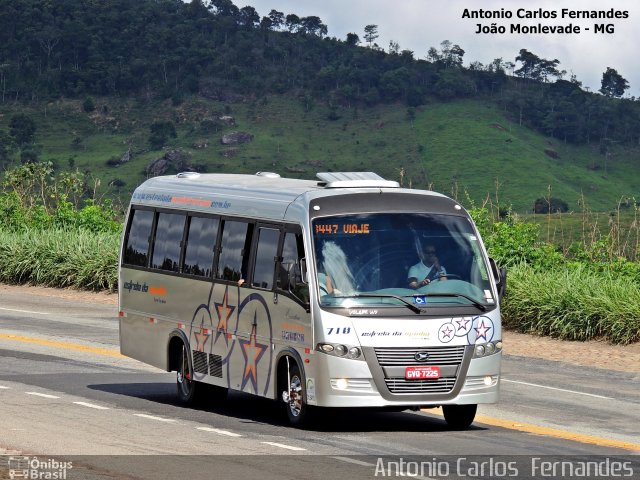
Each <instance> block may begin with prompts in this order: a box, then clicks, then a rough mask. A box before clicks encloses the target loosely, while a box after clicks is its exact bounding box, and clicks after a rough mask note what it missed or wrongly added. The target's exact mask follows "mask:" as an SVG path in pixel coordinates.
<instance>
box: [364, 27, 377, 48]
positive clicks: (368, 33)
mask: <svg viewBox="0 0 640 480" xmlns="http://www.w3.org/2000/svg"><path fill="white" fill-rule="evenodd" d="M379 36H380V35H378V26H377V25H367V26H366V27H364V39H365V41H366V42H367V43H368V44H369V47H371V44H372V43H373V41H374V40H375V39H376V38H378V37H379Z"/></svg>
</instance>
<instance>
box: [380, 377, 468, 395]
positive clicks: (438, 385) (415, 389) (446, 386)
mask: <svg viewBox="0 0 640 480" xmlns="http://www.w3.org/2000/svg"><path fill="white" fill-rule="evenodd" d="M384 381H385V383H386V384H387V388H388V389H389V391H390V392H391V393H449V392H450V391H451V390H452V389H453V386H454V384H455V383H456V379H455V377H447V378H438V379H437V380H406V379H404V378H386V379H385V380H384Z"/></svg>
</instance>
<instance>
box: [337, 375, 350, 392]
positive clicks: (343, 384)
mask: <svg viewBox="0 0 640 480" xmlns="http://www.w3.org/2000/svg"><path fill="white" fill-rule="evenodd" d="M348 386H349V382H347V379H346V378H338V379H336V380H335V387H336V388H337V389H338V390H346V389H347V387H348Z"/></svg>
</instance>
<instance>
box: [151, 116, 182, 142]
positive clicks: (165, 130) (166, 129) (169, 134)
mask: <svg viewBox="0 0 640 480" xmlns="http://www.w3.org/2000/svg"><path fill="white" fill-rule="evenodd" d="M149 130H150V131H151V135H149V144H150V145H151V146H152V147H153V148H162V147H163V146H164V144H165V143H167V141H168V140H169V138H176V137H177V134H176V127H175V125H174V124H173V122H170V121H158V122H153V123H152V124H151V127H149Z"/></svg>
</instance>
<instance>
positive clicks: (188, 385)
mask: <svg viewBox="0 0 640 480" xmlns="http://www.w3.org/2000/svg"><path fill="white" fill-rule="evenodd" d="M176 379H177V382H176V384H177V387H178V399H179V400H180V402H181V403H184V404H185V405H192V404H193V403H194V402H195V399H196V390H197V388H198V386H199V385H198V384H197V382H196V381H195V380H194V379H193V371H192V369H191V363H190V362H189V352H188V351H187V347H185V345H184V344H182V351H181V352H180V360H179V364H178V373H177V376H176Z"/></svg>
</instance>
